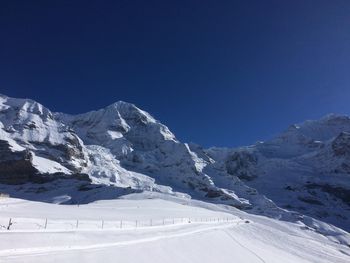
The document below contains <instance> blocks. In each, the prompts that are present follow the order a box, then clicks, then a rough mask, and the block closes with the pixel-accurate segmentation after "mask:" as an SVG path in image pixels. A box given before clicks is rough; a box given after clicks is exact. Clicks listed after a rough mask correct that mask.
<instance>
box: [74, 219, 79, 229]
mask: <svg viewBox="0 0 350 263" xmlns="http://www.w3.org/2000/svg"><path fill="white" fill-rule="evenodd" d="M75 227H76V228H78V227H79V219H77V223H76V225H75Z"/></svg>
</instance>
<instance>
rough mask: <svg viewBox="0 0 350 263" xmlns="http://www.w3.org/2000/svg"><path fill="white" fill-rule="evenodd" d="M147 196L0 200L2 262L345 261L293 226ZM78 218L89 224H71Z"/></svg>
mask: <svg viewBox="0 0 350 263" xmlns="http://www.w3.org/2000/svg"><path fill="white" fill-rule="evenodd" d="M156 197H157V196H156ZM148 198H150V199H147V198H146V199H145V196H138V195H130V196H126V199H118V200H108V201H98V202H94V203H90V204H87V205H80V206H77V205H58V204H49V203H41V202H32V201H26V200H21V199H14V198H5V199H0V221H1V224H2V225H6V222H8V220H9V218H10V217H11V218H12V220H13V222H16V223H14V224H13V225H12V226H11V228H10V230H6V229H4V228H2V230H1V231H0V262H36V263H38V262H39V263H40V262H101V261H103V262H105V263H106V262H152V263H155V262H170V263H172V262H191V263H196V262H200V263H205V262H243V263H245V262H249V263H251V262H253V263H254V262H349V261H350V249H349V247H347V246H345V245H340V244H337V243H336V242H334V241H332V240H330V239H329V238H326V237H324V236H322V235H320V234H317V233H315V232H313V231H310V230H307V229H306V228H304V227H302V226H301V225H298V224H293V223H289V222H283V221H277V220H274V219H269V218H266V217H261V216H253V215H248V214H246V213H244V212H242V211H239V210H236V209H232V208H226V207H224V206H218V205H210V204H206V203H203V202H198V201H190V200H187V201H186V200H183V199H172V200H162V199H151V197H148ZM19 219H20V220H19ZM46 219H47V220H48V225H47V227H46V229H45V228H44V227H43V224H44V222H45V220H46ZM77 219H78V220H80V222H84V221H85V222H92V223H95V224H90V225H85V227H84V226H82V225H80V226H78V227H76V225H75V224H74V222H76V220H77ZM121 219H122V220H124V222H128V223H126V224H125V225H124V226H123V227H122V228H120V227H118V226H119V225H118V224H117V225H113V224H111V222H120V220H121ZM164 219H165V223H164V224H163V222H164V221H163V220H164ZM173 219H177V221H176V220H174V221H173ZM180 219H182V221H181V220H180ZM102 220H104V222H105V225H104V226H103V227H102V224H101V222H102ZM136 220H137V221H138V223H139V225H135V224H133V223H134V222H136ZM151 220H152V221H151ZM33 222H34V223H35V224H33ZM57 222H61V223H62V222H63V223H64V224H58V223H57ZM72 222H73V223H72ZM108 222H109V223H110V224H108ZM142 222H143V224H142ZM150 222H152V224H150Z"/></svg>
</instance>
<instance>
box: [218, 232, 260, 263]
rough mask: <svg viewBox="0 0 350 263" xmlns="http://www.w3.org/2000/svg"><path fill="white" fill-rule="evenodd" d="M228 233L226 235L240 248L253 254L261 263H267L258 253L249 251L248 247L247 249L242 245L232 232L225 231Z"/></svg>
mask: <svg viewBox="0 0 350 263" xmlns="http://www.w3.org/2000/svg"><path fill="white" fill-rule="evenodd" d="M224 232H225V233H226V235H228V236H229V237H230V238H231V239H232V240H233V241H234V242H236V243H237V244H238V245H239V246H241V247H242V248H244V249H245V250H247V251H249V252H250V253H251V254H253V255H254V256H256V257H257V258H258V259H259V260H260V261H261V262H263V263H266V261H265V260H264V259H263V258H262V257H260V256H259V255H258V254H257V253H255V252H254V251H253V250H251V249H249V248H248V247H246V246H245V245H243V244H242V243H240V242H239V241H238V240H237V239H236V238H234V237H233V236H232V235H231V234H230V232H228V231H224Z"/></svg>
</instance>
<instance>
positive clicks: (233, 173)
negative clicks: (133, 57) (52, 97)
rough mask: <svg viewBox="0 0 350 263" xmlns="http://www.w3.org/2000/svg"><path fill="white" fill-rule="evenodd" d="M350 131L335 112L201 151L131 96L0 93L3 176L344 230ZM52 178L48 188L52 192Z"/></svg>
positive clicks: (349, 210) (349, 211)
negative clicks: (182, 199) (73, 106)
mask: <svg viewBox="0 0 350 263" xmlns="http://www.w3.org/2000/svg"><path fill="white" fill-rule="evenodd" d="M349 134H350V119H349V118H348V117H346V116H335V115H329V116H326V117H325V118H323V119H321V120H318V121H307V122H305V123H303V124H300V125H292V126H290V127H289V128H288V129H287V130H286V131H285V132H283V133H281V135H279V136H277V137H276V138H274V139H272V140H270V141H267V142H263V143H258V144H256V145H252V146H249V147H241V148H239V149H228V148H225V149H223V148H211V149H203V148H202V147H200V146H198V145H194V144H186V143H182V142H180V141H179V140H177V139H176V137H175V135H174V134H173V133H172V132H171V131H170V130H169V129H168V127H166V126H165V125H163V124H161V123H160V122H159V121H157V120H155V119H154V118H153V117H152V116H151V115H150V114H148V113H147V112H144V111H142V110H141V109H139V108H137V107H136V106H135V105H133V104H130V103H125V102H117V103H114V104H112V105H110V106H108V107H106V108H104V109H100V110H98V111H92V112H88V113H85V114H79V115H67V114H63V113H53V112H51V111H50V110H48V109H47V108H45V107H44V106H42V105H41V104H39V103H37V102H35V101H32V100H26V99H14V98H9V97H6V96H0V183H3V184H4V183H5V184H20V183H27V182H35V183H47V182H51V181H52V180H54V179H60V180H62V179H77V180H74V182H77V181H79V182H81V181H82V180H83V181H84V180H85V182H86V180H87V179H88V180H90V181H91V182H92V185H88V186H87V185H86V183H83V184H82V183H78V184H79V185H78V186H77V187H76V189H77V190H76V191H77V193H78V194H75V196H78V195H79V192H80V193H82V190H81V189H87V190H86V191H85V190H84V196H88V195H89V193H91V195H92V194H93V195H94V196H101V195H102V194H103V193H102V192H103V191H106V188H101V190H98V189H99V188H98V187H95V186H101V185H102V186H106V187H107V186H108V189H109V190H108V191H112V190H111V189H119V190H118V191H119V192H122V193H125V192H124V191H121V190H120V189H125V190H126V192H130V191H157V192H162V193H167V194H170V195H189V196H192V197H194V198H199V199H202V200H206V201H210V202H219V203H223V204H228V205H232V206H235V207H238V208H241V209H245V210H247V211H250V212H252V213H259V214H265V215H268V216H272V217H276V218H289V219H293V220H299V219H300V218H301V214H308V215H311V216H314V217H317V218H320V219H322V220H325V221H328V222H331V223H333V224H336V225H339V226H342V227H344V228H346V227H347V226H348V225H349V224H348V223H349V220H350V204H349V189H350V175H349V173H350V169H349V167H350V159H349V158H350V157H349V156H350V152H349V149H350V139H349V138H350V135H349ZM233 139H234V138H233ZM87 177H88V178H87ZM72 182H73V181H72ZM72 184H73V183H72ZM88 184H90V183H88ZM52 185H55V184H52ZM52 185H51V186H50V187H47V186H46V187H45V189H51V190H50V191H54V190H53V188H52ZM57 185H59V184H57ZM94 185H95V186H94ZM70 189H71V188H70ZM55 191H56V190H55ZM89 191H91V192H89ZM99 191H100V192H99ZM113 191H114V190H113ZM97 193H99V194H97ZM112 196H116V195H114V194H113V195H112ZM87 200H91V198H90V199H89V198H88V199H87Z"/></svg>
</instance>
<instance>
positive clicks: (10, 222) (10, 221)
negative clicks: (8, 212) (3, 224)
mask: <svg viewBox="0 0 350 263" xmlns="http://www.w3.org/2000/svg"><path fill="white" fill-rule="evenodd" d="M11 226H12V218H10V220H9V225H8V226H7V230H10V227H11Z"/></svg>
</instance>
